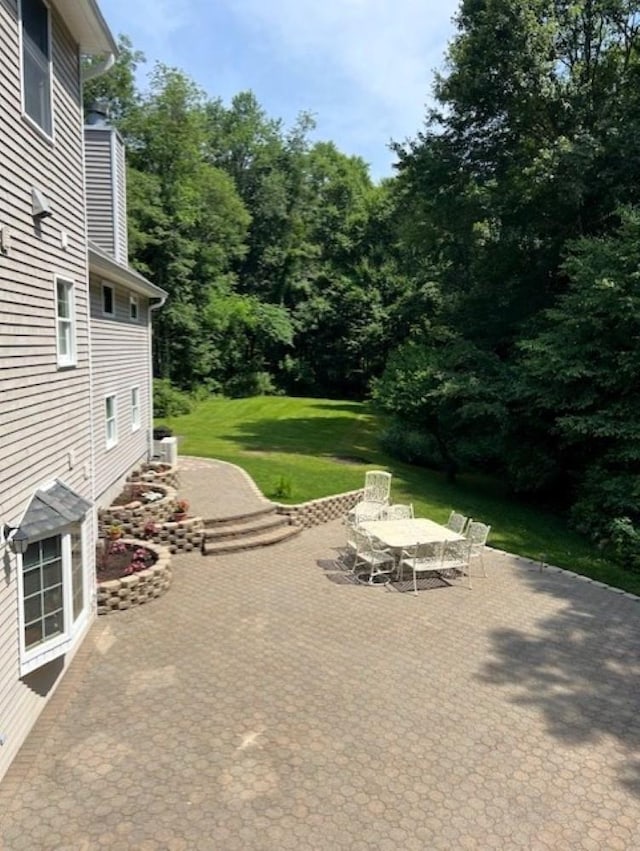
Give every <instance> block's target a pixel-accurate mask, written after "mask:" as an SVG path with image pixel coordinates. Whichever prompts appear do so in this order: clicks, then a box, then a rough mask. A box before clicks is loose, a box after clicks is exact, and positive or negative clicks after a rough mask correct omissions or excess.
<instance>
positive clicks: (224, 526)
mask: <svg viewBox="0 0 640 851" xmlns="http://www.w3.org/2000/svg"><path fill="white" fill-rule="evenodd" d="M288 525H289V524H288V522H287V519H286V518H285V517H282V515H280V514H276V513H275V511H273V512H271V513H269V514H258V515H253V516H250V517H243V518H240V519H238V518H235V519H232V520H227V521H226V522H225V521H220V522H218V523H216V524H215V525H214V526H208V527H205V529H204V533H203V534H204V538H205V540H206V541H211V542H213V541H223V540H227V539H229V538H239V537H242V536H246V535H253V534H258V533H259V532H266V531H267V530H268V529H276V528H278V527H279V526H288Z"/></svg>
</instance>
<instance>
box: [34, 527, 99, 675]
mask: <svg viewBox="0 0 640 851" xmlns="http://www.w3.org/2000/svg"><path fill="white" fill-rule="evenodd" d="M82 540H83V535H82V526H81V524H80V523H75V524H73V525H72V526H71V527H70V528H69V529H68V530H67V531H63V532H61V533H59V534H56V535H52V536H50V537H48V538H43V539H42V540H40V541H34V542H33V543H31V544H29V546H28V547H27V551H26V552H25V553H24V555H23V556H21V557H19V558H20V559H21V567H20V569H19V583H18V585H19V594H20V656H21V659H20V671H21V674H22V675H24V674H28V673H29V672H30V671H33V670H35V668H39V667H40V666H41V665H44V664H45V663H46V662H49V661H51V660H52V659H55V658H57V657H58V656H61V655H62V654H63V653H66V652H67V650H68V649H69V648H70V647H71V646H72V642H73V638H74V634H78V633H79V630H80V629H81V628H82V627H83V625H84V624H85V623H86V617H82V616H83V615H85V616H86V615H87V613H88V606H87V601H88V595H87V593H86V577H85V571H84V569H83V565H84V561H85V560H84V557H83V545H82Z"/></svg>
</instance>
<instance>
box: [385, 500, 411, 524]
mask: <svg viewBox="0 0 640 851" xmlns="http://www.w3.org/2000/svg"><path fill="white" fill-rule="evenodd" d="M381 514H382V516H381V518H380V519H381V520H408V519H412V518H413V504H411V503H410V504H409V505H403V504H402V503H400V502H398V503H396V504H395V505H387V506H385V507H384V508H383V509H382V512H381Z"/></svg>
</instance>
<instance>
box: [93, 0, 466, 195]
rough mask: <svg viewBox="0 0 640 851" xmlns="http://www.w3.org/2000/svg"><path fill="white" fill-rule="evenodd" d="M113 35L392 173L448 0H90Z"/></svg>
mask: <svg viewBox="0 0 640 851" xmlns="http://www.w3.org/2000/svg"><path fill="white" fill-rule="evenodd" d="M99 4H100V8H101V9H102V12H103V14H104V16H105V18H106V20H107V23H108V24H109V27H110V28H111V31H112V32H113V34H114V35H115V36H116V37H117V36H118V35H119V34H125V35H128V36H129V38H130V39H131V41H132V43H133V47H134V48H135V49H137V50H141V51H142V52H143V53H144V54H145V57H146V59H147V63H146V65H145V66H143V67H142V69H141V73H140V76H139V80H138V83H139V85H140V87H141V88H142V89H144V88H145V87H146V75H147V72H148V71H150V70H151V68H152V67H153V65H154V63H155V62H156V61H159V62H162V63H163V64H165V65H170V66H174V67H177V68H179V69H180V70H182V71H183V72H184V73H185V74H187V76H189V77H190V78H191V79H192V80H193V81H194V82H195V83H197V84H198V85H199V86H200V87H201V88H202V89H204V91H205V92H206V93H207V95H208V96H209V97H211V98H221V99H222V101H223V102H224V103H226V104H228V103H229V102H230V101H231V98H232V97H233V95H235V94H237V93H238V92H241V91H246V90H248V89H251V90H252V91H253V92H254V94H255V96H256V98H257V99H258V102H259V103H260V105H261V106H262V108H263V109H264V110H265V112H266V113H267V115H268V116H269V117H270V118H280V119H282V120H283V122H284V124H285V126H286V127H290V126H291V125H292V124H293V123H294V121H295V119H296V116H297V115H298V114H299V113H300V112H303V111H305V112H310V113H311V114H312V115H313V116H314V118H315V121H316V130H315V132H314V133H313V134H312V135H311V138H312V139H314V140H315V139H322V140H330V141H333V142H334V143H335V144H336V146H337V147H338V149H339V150H340V151H342V152H343V153H345V154H348V155H357V156H360V157H362V158H363V159H364V160H365V162H367V163H368V164H369V165H370V173H371V176H372V178H373V179H375V180H378V179H380V178H382V177H388V176H390V175H391V174H393V168H392V163H393V161H394V155H393V153H392V152H391V151H390V150H389V148H388V145H389V143H390V142H391V141H395V142H403V141H405V140H406V139H408V138H413V137H415V135H416V134H417V133H418V131H419V130H421V129H422V127H423V124H424V115H425V109H426V105H427V104H428V103H429V100H430V93H431V86H432V82H433V73H434V71H435V70H442V69H443V66H444V57H445V52H446V49H447V45H448V43H449V41H450V40H451V39H452V38H453V35H454V25H453V23H452V18H453V16H454V14H455V13H456V10H457V7H458V0H99Z"/></svg>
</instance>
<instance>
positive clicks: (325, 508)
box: [274, 489, 364, 528]
mask: <svg viewBox="0 0 640 851" xmlns="http://www.w3.org/2000/svg"><path fill="white" fill-rule="evenodd" d="M363 493H364V492H363V490H362V489H360V490H357V491H347V493H337V494H334V495H333V496H325V497H322V499H312V500H310V501H309V502H302V503H300V504H299V505H282V503H278V502H276V503H274V504H275V506H276V509H277V511H278V514H283V515H285V516H286V517H288V518H289V523H290V525H291V526H303V527H304V528H310V527H311V526H320V525H321V524H322V523H328V522H329V521H330V520H336V519H338V518H340V517H344V516H345V514H346V513H347V512H348V511H349V510H350V509H351V508H353V506H354V505H356V503H358V502H360V500H361V499H362V497H363Z"/></svg>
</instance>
